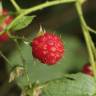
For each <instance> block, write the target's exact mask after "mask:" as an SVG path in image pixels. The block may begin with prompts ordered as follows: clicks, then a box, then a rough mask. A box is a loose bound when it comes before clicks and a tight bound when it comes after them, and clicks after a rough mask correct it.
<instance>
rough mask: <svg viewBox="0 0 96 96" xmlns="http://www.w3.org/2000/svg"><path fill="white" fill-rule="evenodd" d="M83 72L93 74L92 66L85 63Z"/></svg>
mask: <svg viewBox="0 0 96 96" xmlns="http://www.w3.org/2000/svg"><path fill="white" fill-rule="evenodd" d="M82 72H83V73H85V74H87V75H90V76H93V72H92V68H91V66H90V65H89V64H85V65H84V67H83V70H82Z"/></svg>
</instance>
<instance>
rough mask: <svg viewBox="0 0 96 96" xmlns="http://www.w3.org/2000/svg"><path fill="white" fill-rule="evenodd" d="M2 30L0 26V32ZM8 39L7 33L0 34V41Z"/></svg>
mask: <svg viewBox="0 0 96 96" xmlns="http://www.w3.org/2000/svg"><path fill="white" fill-rule="evenodd" d="M2 30H3V28H2V27H1V26H0V32H1V31H2ZM8 39H9V36H8V34H7V33H4V34H2V35H0V42H5V41H7V40H8Z"/></svg>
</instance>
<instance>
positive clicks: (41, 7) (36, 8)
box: [0, 0, 76, 35]
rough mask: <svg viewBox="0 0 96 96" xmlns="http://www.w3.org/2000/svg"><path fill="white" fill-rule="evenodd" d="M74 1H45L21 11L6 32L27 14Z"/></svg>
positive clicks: (73, 0)
mask: <svg viewBox="0 0 96 96" xmlns="http://www.w3.org/2000/svg"><path fill="white" fill-rule="evenodd" d="M75 1H76V0H56V1H47V2H45V3H43V4H39V5H36V6H34V7H31V8H28V9H23V11H21V14H20V15H19V16H17V17H16V18H15V19H14V20H13V21H12V22H11V24H10V25H9V26H8V27H7V30H10V29H11V28H12V26H13V25H14V23H15V22H17V21H18V20H19V19H20V18H22V17H23V16H25V15H28V14H29V13H32V12H35V11H38V10H41V9H44V8H47V7H50V6H53V5H58V4H63V3H71V2H75ZM3 33H4V32H1V33H0V35H1V34H3Z"/></svg>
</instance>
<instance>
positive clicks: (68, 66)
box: [9, 34, 87, 88]
mask: <svg viewBox="0 0 96 96" xmlns="http://www.w3.org/2000/svg"><path fill="white" fill-rule="evenodd" d="M32 35H33V36H34V34H32ZM63 35H64V34H63ZM63 35H62V39H63V41H64V47H65V53H64V57H63V58H62V60H60V61H59V62H58V64H56V65H54V66H48V65H45V64H42V63H40V62H39V61H38V60H36V59H34V58H33V57H32V49H31V46H28V45H25V44H24V43H22V44H21V45H20V46H21V49H22V50H21V51H22V53H23V56H24V58H25V60H26V62H25V63H26V64H25V67H26V69H27V71H28V75H29V78H30V81H31V82H36V81H37V80H39V81H40V82H46V81H48V80H52V79H56V78H59V77H62V76H63V75H64V74H65V73H66V72H68V71H69V70H80V69H81V68H82V65H83V64H84V63H85V62H86V61H87V56H86V54H85V53H86V51H85V50H84V47H82V44H81V42H80V41H79V40H78V39H76V38H74V37H72V36H71V37H70V36H66V35H64V36H63ZM31 38H32V37H31ZM77 54H79V55H78V57H77ZM9 60H10V61H11V62H12V63H13V65H12V66H15V65H16V64H18V65H21V66H22V61H21V58H20V53H19V52H18V50H16V51H14V52H13V53H12V54H11V55H10V57H9ZM17 81H18V84H19V85H20V87H22V88H23V87H24V86H26V85H28V82H27V79H26V74H24V75H22V76H20V77H19V78H17Z"/></svg>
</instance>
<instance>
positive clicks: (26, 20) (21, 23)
mask: <svg viewBox="0 0 96 96" xmlns="http://www.w3.org/2000/svg"><path fill="white" fill-rule="evenodd" d="M34 17H35V16H23V17H21V18H19V20H17V21H16V22H15V23H14V24H13V25H12V30H14V31H17V30H20V29H23V28H25V27H27V26H28V25H29V24H30V23H31V22H32V20H33V19H34Z"/></svg>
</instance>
